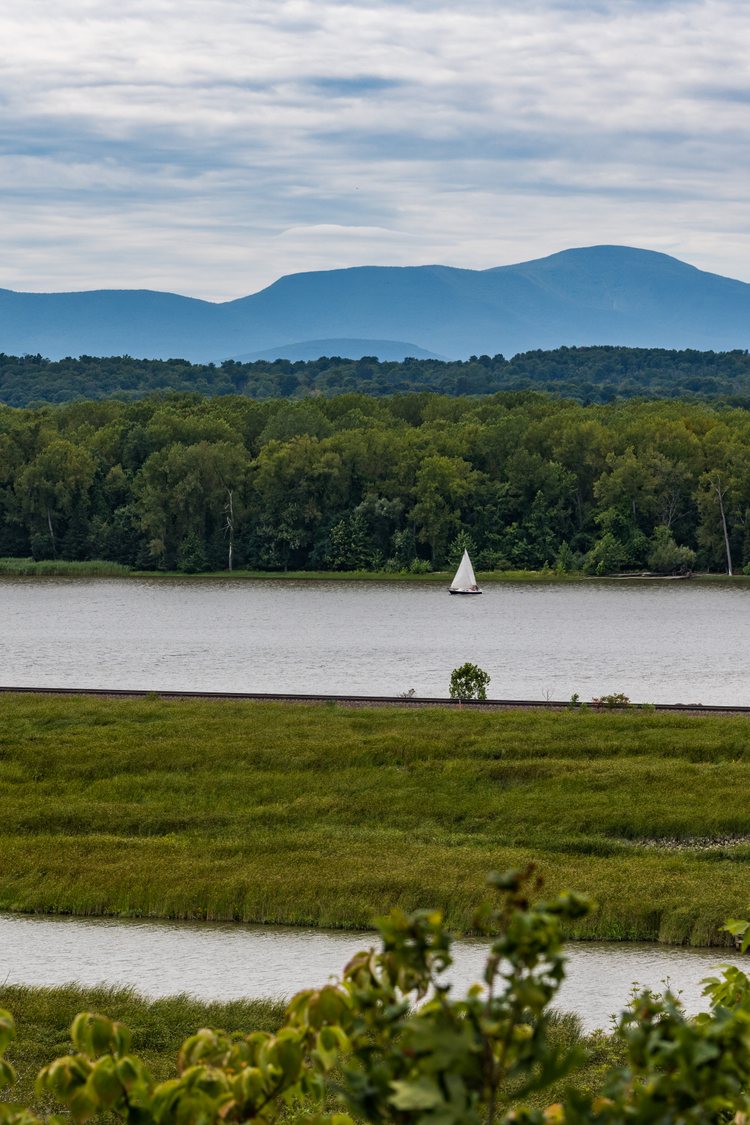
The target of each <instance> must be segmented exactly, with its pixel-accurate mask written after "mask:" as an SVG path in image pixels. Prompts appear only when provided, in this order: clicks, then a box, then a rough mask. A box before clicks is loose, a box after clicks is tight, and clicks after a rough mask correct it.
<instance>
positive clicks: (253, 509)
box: [0, 392, 750, 574]
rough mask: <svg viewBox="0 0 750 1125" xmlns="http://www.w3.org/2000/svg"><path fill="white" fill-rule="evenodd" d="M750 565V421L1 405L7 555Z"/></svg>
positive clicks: (543, 405)
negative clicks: (463, 557)
mask: <svg viewBox="0 0 750 1125" xmlns="http://www.w3.org/2000/svg"><path fill="white" fill-rule="evenodd" d="M464 546H466V547H468V548H469V550H470V552H471V553H472V556H473V558H474V561H475V564H476V565H477V566H478V568H479V569H480V570H485V571H487V570H503V569H508V570H516V569H520V570H523V569H526V570H538V569H541V568H551V569H554V570H557V571H558V572H560V573H569V572H573V571H576V570H582V571H583V572H584V573H587V574H611V573H616V572H620V571H628V570H631V571H632V570H640V569H645V568H648V569H649V570H652V571H656V572H659V573H665V574H668V573H681V572H686V571H690V570H693V569H701V570H711V571H718V572H721V571H734V572H738V571H739V570H740V569H742V568H745V570H746V572H750V414H749V413H748V412H747V411H745V410H743V409H739V408H732V407H729V406H727V405H718V404H709V403H686V402H684V401H665V400H662V401H625V402H620V403H613V404H609V405H589V406H583V405H581V404H579V403H576V402H573V401H568V400H563V399H555V398H551V397H548V396H544V395H539V394H535V393H530V392H519V393H501V394H497V395H493V396H486V397H482V398H470V397H462V398H456V397H450V396H441V395H434V394H424V393H423V394H407V395H393V396H389V397H382V398H377V397H372V396H365V395H362V394H348V395H338V396H334V397H331V398H326V397H324V396H320V397H317V398H306V399H304V400H301V401H289V400H284V399H273V400H265V401H254V400H252V399H249V398H247V397H244V396H239V395H231V396H219V397H213V398H204V397H201V396H199V395H196V394H192V395H185V394H182V395H178V394H171V395H165V396H151V397H149V398H146V399H142V400H139V401H135V402H129V403H126V402H120V401H116V400H111V399H110V400H102V401H99V402H75V403H68V404H65V405H60V406H43V407H37V408H34V409H25V410H18V409H13V408H10V407H0V556H5V557H15V558H28V557H33V558H35V559H40V560H41V559H62V560H88V559H103V560H110V561H112V562H117V563H121V564H124V565H126V566H129V567H134V568H137V569H139V570H162V571H171V570H178V571H182V572H185V573H191V572H192V573H194V572H199V571H219V570H225V569H239V568H246V569H255V570H286V569H290V570H292V569H294V570H305V569H306V570H390V571H394V572H401V571H412V572H418V571H427V570H430V569H439V568H443V567H445V566H447V565H449V564H451V563H452V561H453V560H454V559H455V558H456V556H457V554H458V553H460V551H461V550H462V549H463V547H464Z"/></svg>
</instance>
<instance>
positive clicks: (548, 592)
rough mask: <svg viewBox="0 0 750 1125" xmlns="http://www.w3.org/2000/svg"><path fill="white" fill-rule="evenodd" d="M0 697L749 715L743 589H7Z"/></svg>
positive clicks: (15, 583)
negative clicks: (643, 705) (87, 693)
mask: <svg viewBox="0 0 750 1125" xmlns="http://www.w3.org/2000/svg"><path fill="white" fill-rule="evenodd" d="M0 640H1V643H0V684H3V685H17V686H60V687H98V688H107V687H117V688H138V689H146V690H158V689H163V690H170V689H171V690H206V691H249V692H265V691H270V692H282V693H294V692H301V693H331V694H335V693H336V692H347V693H352V694H361V695H399V694H401V693H403V692H407V691H409V690H410V689H412V688H413V689H414V691H415V693H416V694H417V695H435V696H441V695H442V696H444V695H446V694H447V688H448V680H449V677H450V672H451V670H452V669H453V668H454V667H456V666H457V665H459V664H463V663H464V662H465V661H471V662H472V663H475V664H479V665H480V667H482V668H484V669H485V670H486V671H487V672H489V674H490V675H491V677H492V682H491V684H490V688H489V695H490V696H491V697H495V698H515V699H545V698H550V699H567V698H569V697H570V696H571V695H572V694H573V693H574V692H577V693H579V695H580V696H581V698H582V699H583V700H586V699H590V698H591V697H592V696H598V695H601V694H607V693H610V692H624V693H625V694H626V695H627V696H629V697H630V699H631V700H634V701H637V702H653V703H704V704H726V705H732V704H734V705H737V704H750V673H749V672H748V668H749V667H750V660H749V659H748V657H750V588H747V589H746V588H745V587H744V586H729V585H722V584H716V585H714V584H701V583H699V582H653V581H652V582H648V581H644V582H616V581H609V582H607V581H601V582H595V581H592V582H586V583H578V584H554V583H549V584H536V583H533V584H532V583H527V584H522V583H495V584H488V585H487V586H486V589H485V592H484V594H483V596H482V597H480V598H452V597H449V596H448V594H447V593H446V591H445V590H444V589H443V588H442V587H441V586H438V585H431V584H424V583H423V584H420V583H409V582H393V583H377V582H346V581H344V580H342V581H340V582H339V581H333V582H327V581H326V582H315V581H305V582H297V581H291V580H259V581H254V580H231V579H230V580H224V579H212V580H200V579H184V580H180V579H176V580H172V579H153V580H148V579H144V580H139V579H126V580H121V579H100V578H97V579H66V578H50V579H39V578H33V579H28V578H9V577H4V578H0Z"/></svg>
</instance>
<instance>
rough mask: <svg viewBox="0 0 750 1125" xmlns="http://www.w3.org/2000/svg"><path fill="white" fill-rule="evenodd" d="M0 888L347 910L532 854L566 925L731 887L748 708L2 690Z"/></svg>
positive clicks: (745, 847) (153, 902) (691, 929)
mask: <svg viewBox="0 0 750 1125" xmlns="http://www.w3.org/2000/svg"><path fill="white" fill-rule="evenodd" d="M0 707H2V719H3V742H2V751H1V753H0V909H4V910H23V911H39V912H66V913H76V914H81V915H97V914H122V915H141V916H151V917H170V918H210V919H227V920H238V921H257V922H276V923H288V924H304V925H310V924H312V925H320V926H339V927H353V928H357V927H367V926H368V925H369V923H370V922H371V919H372V918H373V916H374V915H376V914H379V913H382V912H383V911H385V910H387V909H388V908H390V907H391V906H402V907H404V908H407V909H412V908H415V907H420V906H425V907H427V906H429V907H436V906H437V907H440V908H442V909H443V910H444V912H445V914H446V916H447V918H448V920H449V922H450V924H451V926H453V927H454V928H455V929H456V930H457V931H464V932H468V931H470V930H471V927H472V918H473V909H474V905H475V903H476V902H477V899H478V898H479V897H480V896H481V893H482V888H483V886H484V879H485V876H486V873H487V872H488V871H489V870H491V869H496V868H505V867H511V866H517V865H520V864H522V863H525V862H527V861H528V860H529V859H535V860H536V861H537V862H538V864H539V866H540V868H541V871H542V873H543V874H544V876H545V878H546V879H547V882H548V885H549V886H550V888H551V889H559V888H562V887H567V888H572V889H581V890H584V891H586V892H588V893H590V894H591V895H592V896H593V897H594V898H595V899H596V900H597V902H598V909H597V911H596V912H595V913H594V914H593V915H592V916H591V918H590V919H587V920H585V921H584V922H582V923H580V925H579V926H578V927H577V928H576V930H575V932H574V933H573V934H572V936H574V937H589V938H604V939H613V940H623V939H647V940H659V941H667V942H668V941H675V942H689V943H693V944H696V945H703V944H711V943H720V942H723V941H725V937H726V936H725V935H722V933H721V930H720V927H721V925H722V923H723V921H724V920H725V919H726V918H727V917H729V916H737V915H738V913H740V914H741V912H742V910H744V909H745V906H746V902H747V874H748V865H749V864H750V840H748V837H747V835H746V833H747V811H746V801H745V797H744V794H745V793H746V792H747V790H748V786H749V785H750V739H748V732H750V726H748V720H747V719H745V718H729V717H726V718H725V717H721V718H718V717H717V718H714V717H711V718H692V717H688V716H682V715H672V714H654V713H651V712H640V711H638V712H634V711H626V712H622V713H619V712H605V713H595V712H593V711H585V712H579V711H576V712H563V713H560V712H557V713H545V712H528V711H523V712H522V711H510V712H499V713H498V712H486V713H485V712H477V711H472V710H470V709H463V710H461V711H455V712H453V711H451V712H446V711H445V710H442V709H437V708H435V709H433V708H424V709H419V710H415V711H406V710H401V709H395V708H388V707H383V708H377V709H367V708H364V709H359V708H358V709H349V708H345V707H338V706H335V705H323V706H314V705H301V704H296V705H286V704H264V703H253V702H244V701H241V702H234V701H226V700H222V701H207V700H190V701H187V700H170V701H165V700H160V699H157V698H153V699H141V700H123V701H119V700H118V701H114V700H111V699H104V700H102V699H91V698H80V697H75V698H59V697H33V696H23V695H4V696H2V697H0Z"/></svg>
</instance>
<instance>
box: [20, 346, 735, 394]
mask: <svg viewBox="0 0 750 1125" xmlns="http://www.w3.org/2000/svg"><path fill="white" fill-rule="evenodd" d="M503 390H508V391H522V390H537V391H546V392H548V393H551V394H557V395H563V396H565V397H566V398H573V399H576V400H577V401H579V402H582V403H594V402H610V401H612V400H614V399H619V398H633V397H663V398H674V397H677V398H682V397H691V398H696V397H697V398H706V397H717V396H719V397H722V398H725V399H729V400H732V401H733V402H735V403H736V404H738V405H748V404H750V355H748V353H747V352H746V351H732V352H699V351H668V350H665V349H661V348H621V347H587V348H557V349H555V350H553V351H532V352H525V353H523V354H520V355H516V356H514V357H513V358H512V359H510V360H508V359H505V357H504V356H502V355H495V356H488V355H482V356H472V357H471V358H470V359H468V360H451V361H441V360H433V359H406V360H404V361H403V362H402V363H399V362H396V361H384V362H379V361H378V360H377V359H376V358H375V357H374V356H364V357H363V358H362V359H357V360H353V359H345V358H342V357H340V356H323V357H321V358H320V359H316V360H311V361H299V362H292V361H290V360H285V359H278V360H274V361H268V360H258V361H255V362H253V363H239V362H237V361H235V360H227V361H226V362H224V363H222V364H219V365H216V364H213V363H209V364H194V363H189V362H188V361H187V360H185V359H167V360H151V359H133V358H132V357H130V356H109V357H105V358H100V357H96V356H85V355H84V356H80V357H78V358H70V357H69V358H67V359H61V360H54V361H53V360H49V359H45V358H44V357H43V356H41V355H25V356H9V355H4V354H0V402H4V403H6V404H7V405H9V406H19V407H23V406H29V405H31V404H35V403H43V402H46V403H62V402H69V401H71V400H76V399H100V398H110V397H116V398H121V399H123V400H126V401H127V400H132V399H138V398H143V397H144V396H145V395H148V394H153V393H159V392H164V391H177V392H197V393H199V394H203V395H235V394H242V395H247V396H248V397H249V398H255V399H267V398H304V397H306V396H308V395H311V394H322V395H326V396H331V395H338V394H348V393H352V392H358V393H363V394H370V395H390V394H404V393H409V392H420V391H431V392H434V393H439V394H448V395H485V394H494V393H496V392H498V391H503Z"/></svg>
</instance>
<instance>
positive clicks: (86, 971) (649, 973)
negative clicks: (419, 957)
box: [0, 914, 746, 1030]
mask: <svg viewBox="0 0 750 1125" xmlns="http://www.w3.org/2000/svg"><path fill="white" fill-rule="evenodd" d="M373 940H374V939H373V935H371V934H361V933H346V932H341V931H326V930H303V929H295V928H291V927H289V928H281V927H263V926H244V925H231V924H226V925H221V924H213V923H205V922H204V923H197V922H196V923H186V922H151V921H122V920H114V919H106V918H104V919H102V918H99V919H80V918H48V917H37V916H29V915H13V914H11V915H7V914H6V915H3V914H0V986H1V985H2V984H3V983H5V984H27V985H56V984H65V983H68V982H71V981H76V982H78V983H79V984H83V985H94V984H100V983H106V984H109V985H125V986H131V987H133V988H136V989H137V990H138V991H139V992H142V993H144V994H145V995H147V996H168V995H172V994H175V993H179V992H190V993H192V994H193V995H194V996H198V997H200V998H202V999H205V1000H230V999H233V998H236V997H273V998H286V997H289V996H291V995H293V994H294V993H295V992H296V991H298V990H299V989H301V988H309V987H314V986H319V985H322V984H325V982H326V981H327V980H328V979H329V978H330V977H331V975H334V974H336V973H339V972H340V971H341V969H342V968H343V967H344V965H345V964H346V962H347V960H348V959H349V958H350V957H351V956H352V954H353V953H355V952H356V951H357V950H359V949H363V948H369V946H370V944H372V943H373ZM485 948H486V945H485V943H483V942H481V941H478V940H477V941H472V940H462V941H458V942H456V943H455V945H454V954H455V965H454V967H453V968H452V970H451V971H450V975H449V979H450V980H451V981H452V982H453V984H454V986H455V987H456V988H457V989H458V990H460V991H462V990H464V989H465V988H466V987H468V985H470V984H472V983H474V982H475V981H478V980H479V979H480V978H481V972H482V966H483V963H484V956H485V953H484V951H485ZM724 961H732V962H733V963H735V964H740V965H743V964H744V963H745V962H744V961H743V960H742V959H741V958H739V957H738V956H737V955H736V954H735V953H734V952H733V951H729V950H717V949H690V948H686V947H684V946H664V945H646V944H641V943H633V944H616V943H600V942H572V943H571V944H570V945H569V946H568V978H567V980H566V981H565V983H564V985H563V988H562V991H561V993H560V995H559V999H558V1002H557V1004H556V1007H558V1008H560V1009H561V1010H564V1011H572V1012H576V1013H577V1014H578V1015H579V1016H580V1017H581V1020H582V1023H583V1025H584V1027H585V1028H586V1029H587V1030H593V1029H594V1028H596V1027H605V1028H606V1027H607V1026H608V1024H609V1019H610V1017H611V1015H612V1014H613V1013H615V1012H618V1011H619V1010H620V1009H621V1008H622V1007H624V1005H625V1004H626V1003H627V999H628V995H629V992H630V989H631V987H632V985H633V984H634V982H636V981H637V982H638V983H639V985H640V986H642V987H650V988H652V989H656V990H657V991H660V990H662V989H663V987H664V982H665V981H666V980H669V982H670V984H671V987H672V988H673V989H675V990H680V991H681V992H682V999H683V1002H684V1003H685V1006H686V1008H687V1009H688V1011H690V1012H696V1011H699V1010H701V1007H702V1006H703V1002H702V1000H701V980H702V979H703V978H704V977H705V976H707V975H709V974H710V973H712V972H714V971H715V970H716V967H717V966H718V965H719V964H720V963H721V962H724ZM745 961H746V959H745ZM0 994H1V989H0Z"/></svg>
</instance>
